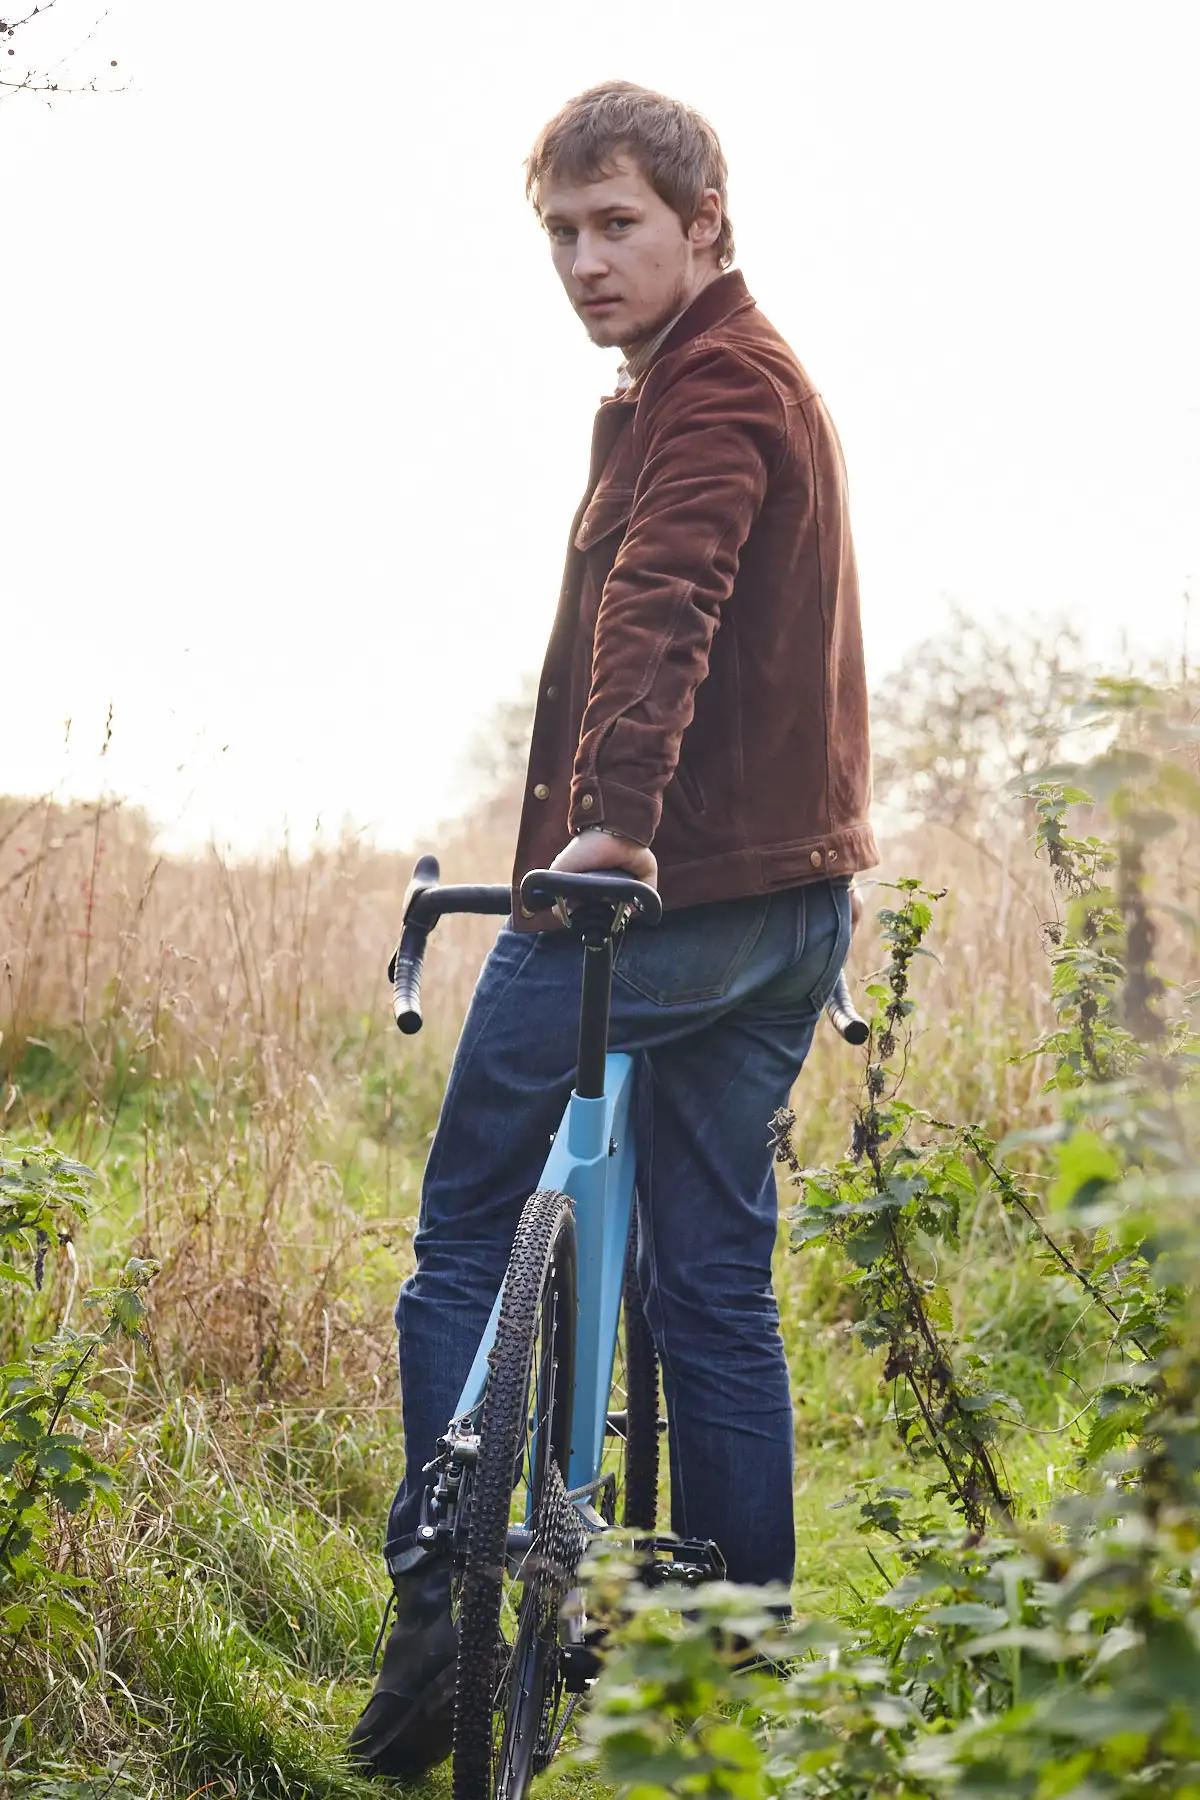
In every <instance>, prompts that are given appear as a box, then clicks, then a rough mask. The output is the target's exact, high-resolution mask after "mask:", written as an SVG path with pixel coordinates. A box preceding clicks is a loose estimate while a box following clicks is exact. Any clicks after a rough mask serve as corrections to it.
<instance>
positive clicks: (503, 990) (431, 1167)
mask: <svg viewBox="0 0 1200 1800" xmlns="http://www.w3.org/2000/svg"><path fill="white" fill-rule="evenodd" d="M537 944H538V940H537V938H536V937H531V938H530V939H529V940H528V947H527V949H526V951H525V954H524V956H523V957H522V958H521V960H520V962H519V963H518V964H517V966H516V968H515V969H513V971H512V972H511V974H510V975H509V977H508V979H507V981H505V982H503V983H502V984H501V986H500V987H499V989H498V990H497V992H496V993H495V994H494V996H493V997H492V1003H491V1005H490V1006H489V1007H488V1009H487V1011H486V1012H485V1013H484V1014H482V1016H481V1017H480V1018H479V1020H478V1021H477V1023H476V1025H475V1030H474V1037H473V1041H472V1043H471V1047H470V1049H469V1050H468V1052H467V1054H466V1056H465V1057H462V1058H461V1059H460V1058H459V1057H458V1056H456V1057H455V1058H454V1067H453V1069H452V1071H451V1077H450V1080H449V1082H448V1083H447V1084H446V1091H445V1093H444V1094H443V1096H442V1104H441V1107H440V1109H439V1112H438V1126H439V1128H440V1126H441V1121H442V1118H443V1117H444V1115H445V1114H446V1113H448V1112H449V1110H450V1107H451V1105H452V1103H453V1100H454V1096H455V1094H456V1093H457V1092H458V1090H459V1088H460V1086H461V1085H462V1081H463V1077H464V1075H465V1074H466V1072H467V1069H468V1068H469V1067H470V1064H471V1059H472V1058H473V1057H474V1056H475V1054H476V1052H477V1050H478V1048H479V1044H480V1040H481V1039H482V1037H483V1034H484V1031H485V1030H486V1028H487V1026H488V1023H489V1022H490V1020H491V1018H492V1015H493V1014H494V1013H495V1011H496V1008H497V1007H498V1006H499V1005H500V1002H501V1001H502V1000H503V999H504V997H505V996H506V995H507V993H508V991H509V989H510V988H511V987H512V984H513V982H514V981H516V980H517V979H518V977H519V976H521V975H523V974H524V972H525V970H526V968H527V967H528V965H529V960H530V958H531V957H532V956H533V954H534V952H535V950H536V949H537ZM440 1138H441V1132H440V1129H439V1130H438V1131H435V1133H434V1144H433V1150H436V1152H437V1164H435V1162H434V1157H433V1151H432V1150H431V1152H430V1156H429V1160H428V1162H427V1163H426V1164H425V1169H424V1172H423V1174H422V1176H421V1205H420V1207H419V1208H418V1220H417V1223H418V1226H419V1225H420V1214H421V1213H422V1212H423V1211H424V1203H425V1189H426V1186H427V1185H428V1183H429V1180H430V1178H431V1176H436V1174H437V1166H438V1164H440V1162H441V1159H442V1155H443V1153H444V1147H443V1143H442V1142H441V1141H439V1140H440Z"/></svg>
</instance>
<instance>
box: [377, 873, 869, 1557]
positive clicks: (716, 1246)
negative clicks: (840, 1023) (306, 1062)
mask: <svg viewBox="0 0 1200 1800" xmlns="http://www.w3.org/2000/svg"><path fill="white" fill-rule="evenodd" d="M848 888H849V884H848V882H846V881H845V880H841V881H819V882H813V883H811V884H809V885H806V886H804V887H798V888H791V889H788V890H786V891H784V892H781V893H776V894H771V895H767V896H764V897H761V898H752V899H746V900H730V901H722V902H720V903H718V904H714V905H710V906H697V907H691V908H688V909H686V910H684V911H681V912H673V913H668V914H667V915H666V917H665V918H664V920H663V923H662V924H661V925H660V926H659V927H657V928H656V929H654V930H648V929H644V928H642V929H638V928H636V927H635V928H634V929H632V930H630V931H628V932H627V933H626V934H625V935H624V936H623V937H622V938H621V939H620V940H618V947H617V956H616V972H615V976H614V980H613V1003H612V1025H611V1030H610V1034H609V1044H610V1047H611V1048H612V1049H613V1050H625V1051H631V1052H640V1053H641V1055H640V1058H639V1068H638V1078H637V1090H636V1100H635V1104H636V1119H637V1143H638V1176H637V1186H638V1193H637V1208H638V1231H639V1245H640V1249H639V1257H638V1276H639V1280H640V1284H641V1289H642V1295H643V1298H644V1301H645V1307H646V1315H647V1318H648V1320H649V1323H650V1329H651V1331H652V1332H653V1334H654V1339H655V1343H656V1344H657V1346H658V1353H659V1357H660V1359H661V1362H662V1371H663V1386H664V1391H665V1394H666V1401H667V1416H668V1420H669V1432H670V1438H669V1442H670V1467H671V1528H672V1530H673V1531H675V1532H677V1533H678V1534H679V1536H681V1537H691V1538H711V1539H713V1540H715V1542H716V1543H717V1544H718V1545H719V1546H720V1549H721V1551H722V1554H723V1555H724V1558H725V1563H726V1567H727V1569H728V1572H729V1576H730V1578H731V1579H732V1580H735V1581H749V1582H767V1581H782V1582H785V1583H790V1581H791V1579H792V1573H793V1567H794V1562H795V1534H794V1528H793V1521H792V1452H793V1426H792V1408H791V1398H790V1395H789V1391H788V1372H787V1364H786V1362H785V1359H784V1354H783V1344H782V1342H781V1340H780V1336H779V1314H778V1311H777V1309H776V1305H775V1296H774V1293H773V1291H772V1286H771V1256H772V1252H773V1250H774V1247H775V1237H776V1231H777V1223H778V1218H777V1202H776V1193H775V1178H774V1169H773V1159H772V1151H771V1145H770V1141H769V1132H768V1125H769V1122H770V1119H771V1117H772V1114H773V1113H775V1111H776V1110H777V1109H778V1108H779V1107H782V1106H786V1105H787V1103H788V1096H789V1094H790V1092H791V1088H792V1084H793V1083H794V1081H795V1079H796V1076H797V1075H798V1074H799V1071H800V1068H801V1065H802V1064H803V1062H804V1059H805V1056H806V1055H807V1054H808V1048H809V1045H810V1044H811V1042H812V1036H813V1030H814V1028H815V1026H816V1023H817V1020H818V1018H819V1017H820V1013H821V1008H822V1007H823V1005H824V1003H825V1001H826V999H827V998H828V996H829V993H830V991H831V989H832V987H833V984H834V981H835V980H836V978H837V975H838V971H839V970H840V969H841V966H842V963H843V961H844V959H845V956H846V951H847V948H848V946H849V942H850V898H849V891H848ZM581 964H582V952H581V950H580V948H579V946H578V944H577V943H575V942H574V941H573V940H572V939H571V938H569V937H567V936H566V934H565V933H541V934H537V935H529V934H524V933H518V932H514V931H511V930H509V929H508V928H507V927H506V928H505V929H504V930H503V931H501V933H500V936H499V938H498V939H497V941H496V945H495V948H494V949H493V950H492V952H491V955H490V956H489V957H488V959H487V962H486V963H485V964H484V968H483V972H482V974H481V975H480V978H479V983H478V986H477V987H476V989H475V994H474V998H473V999H472V1001H471V1007H470V1011H469V1012H468V1014H467V1019H466V1023H465V1025H464V1026H463V1032H462V1037H461V1039H460V1041H459V1045H458V1050H457V1052H456V1054H455V1058H454V1065H453V1068H452V1069H451V1073H450V1080H449V1084H448V1086H447V1089H446V1096H445V1100H444V1102H443V1105H442V1113H441V1118H440V1120H439V1123H438V1129H437V1133H436V1135H435V1137H434V1140H433V1146H432V1149H431V1151H430V1155H429V1161H428V1164H427V1165H426V1169H425V1181H424V1187H423V1191H422V1196H421V1214H420V1222H419V1227H418V1230H417V1234H416V1239H415V1245H414V1247H415V1251H416V1259H417V1266H416V1270H415V1272H414V1273H413V1274H412V1275H411V1276H410V1277H409V1279H408V1280H407V1281H406V1282H405V1283H404V1286H403V1288H402V1289H401V1291H400V1299H399V1301H398V1303H397V1306H396V1325H397V1329H398V1331H399V1335H400V1380H401V1386H402V1390H403V1397H404V1439H405V1449H406V1467H407V1471H408V1472H407V1473H406V1475H405V1479H404V1481H403V1482H402V1483H401V1486H400V1491H399V1493H398V1494H397V1495H396V1498H395V1500H394V1502H393V1504H392V1510H391V1516H390V1518H389V1521H388V1541H387V1555H388V1559H389V1563H390V1564H391V1566H392V1567H393V1568H394V1569H398V1568H402V1567H403V1566H405V1564H406V1563H407V1562H408V1561H409V1560H410V1554H406V1552H409V1553H411V1546H412V1544H413V1533H414V1531H415V1529H416V1526H417V1524H418V1522H419V1517H420V1510H421V1500H422V1496H423V1492H424V1487H425V1483H426V1480H427V1478H426V1477H423V1476H422V1474H421V1470H422V1468H423V1466H424V1464H426V1463H427V1462H428V1461H429V1460H430V1459H431V1457H432V1456H433V1454H434V1448H435V1442H436V1439H437V1438H438V1436H439V1435H440V1434H441V1432H443V1431H444V1430H445V1427H446V1423H447V1421H448V1419H449V1418H450V1416H451V1414H452V1412H453V1410H454V1405H455V1402H456V1401H457V1399H458V1396H459V1393H460V1392H461V1389H462V1385H463V1382H464V1381H465V1380H466V1376H467V1371H468V1369H469V1368H470V1365H471V1360H472V1357H473V1355H474V1353H475V1349H476V1346H477V1344H478V1342H479V1339H480V1337H481V1335H482V1333H483V1328H484V1326H485V1324H486V1323H487V1318H488V1313H489V1312H490V1310H491V1306H492V1301H493V1300H494V1298H495V1295H496V1292H497V1289H498V1288H499V1285H500V1282H501V1280H502V1279H503V1276H504V1269H505V1264H506V1262H507V1259H508V1254H509V1250H510V1248H511V1246H512V1241H513V1236H514V1234H515V1232H516V1227H517V1220H518V1218H519V1217H520V1213H521V1208H522V1206H523V1205H524V1203H525V1200H526V1199H527V1197H528V1196H529V1194H530V1193H532V1192H533V1190H534V1188H535V1187H536V1186H537V1184H538V1177H539V1176H540V1174H541V1170H542V1165H543V1163H544V1161H545V1159H546V1156H547V1154H548V1151H549V1147H550V1139H551V1135H552V1133H553V1132H554V1131H555V1130H556V1129H557V1127H558V1124H559V1121H560V1119H561V1116H562V1112H563V1108H564V1107H565V1105H566V1103H567V1100H568V1097H569V1094H570V1089H571V1084H572V1078H573V1075H574V1060H575V1050H576V1032H577V1029H578V1019H579V983H580V973H581Z"/></svg>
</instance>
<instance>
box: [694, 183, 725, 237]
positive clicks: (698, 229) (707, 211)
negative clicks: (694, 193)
mask: <svg viewBox="0 0 1200 1800" xmlns="http://www.w3.org/2000/svg"><path fill="white" fill-rule="evenodd" d="M720 235H721V196H720V195H719V194H718V192H717V190H716V188H705V190H704V192H703V194H702V195H701V196H700V204H699V206H698V207H697V208H696V216H695V218H694V219H693V220H692V223H691V226H690V228H689V230H688V237H689V238H690V239H691V242H692V247H693V249H695V250H711V249H712V248H713V247H714V245H715V244H716V241H717V239H718V238H719V237H720Z"/></svg>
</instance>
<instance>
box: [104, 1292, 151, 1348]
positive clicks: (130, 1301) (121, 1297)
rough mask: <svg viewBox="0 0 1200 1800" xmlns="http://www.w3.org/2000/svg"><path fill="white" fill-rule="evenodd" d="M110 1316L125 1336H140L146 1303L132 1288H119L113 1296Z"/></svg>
mask: <svg viewBox="0 0 1200 1800" xmlns="http://www.w3.org/2000/svg"><path fill="white" fill-rule="evenodd" d="M112 1316H113V1319H114V1320H115V1322H116V1323H117V1324H118V1325H119V1326H120V1327H121V1330H122V1331H123V1332H124V1333H125V1334H126V1336H127V1337H140V1336H141V1332H142V1323H143V1321H144V1319H145V1317H146V1303H145V1301H144V1300H143V1299H142V1297H141V1295H140V1294H137V1293H135V1292H134V1290H133V1289H132V1288H119V1289H118V1290H117V1292H116V1293H115V1294H114V1296H113V1302H112Z"/></svg>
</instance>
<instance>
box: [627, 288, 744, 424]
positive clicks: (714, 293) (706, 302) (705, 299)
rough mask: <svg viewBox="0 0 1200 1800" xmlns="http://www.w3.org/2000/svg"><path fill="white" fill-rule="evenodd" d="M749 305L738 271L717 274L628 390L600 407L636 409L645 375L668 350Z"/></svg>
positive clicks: (680, 347)
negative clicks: (634, 407) (628, 407)
mask: <svg viewBox="0 0 1200 1800" xmlns="http://www.w3.org/2000/svg"><path fill="white" fill-rule="evenodd" d="M753 305H754V300H753V298H752V296H751V294H750V292H749V290H748V288H747V287H746V277H745V276H744V275H743V274H742V272H741V270H740V269H728V270H726V272H725V274H724V275H718V276H717V278H716V280H715V281H710V282H709V284H708V286H707V287H706V288H701V290H700V292H699V293H698V294H697V295H696V298H695V299H694V300H693V301H692V303H691V305H690V306H688V307H685V308H684V310H683V312H681V313H680V315H679V317H678V318H677V319H676V320H675V323H674V324H673V325H672V326H671V329H670V330H669V331H668V332H667V335H666V336H665V337H664V339H663V341H662V343H661V344H659V345H658V346H657V347H656V349H655V352H654V355H653V356H652V357H651V358H650V361H649V362H648V363H647V365H646V367H645V368H644V369H641V370H639V372H638V378H637V380H636V381H635V382H633V383H632V384H631V385H630V386H629V387H625V388H621V389H619V390H618V392H617V393H616V394H614V395H612V397H611V398H610V399H608V400H606V401H605V402H604V404H605V405H606V406H630V407H633V406H636V405H637V402H638V400H639V399H640V398H641V391H642V388H643V387H644V386H645V384H646V376H647V375H648V373H649V372H650V370H651V369H652V368H653V367H654V365H655V363H656V362H658V361H659V359H660V357H663V356H668V355H669V354H670V352H671V351H672V350H680V349H682V347H683V346H684V344H690V343H691V341H692V339H693V338H698V337H701V336H702V335H703V334H704V332H706V331H711V330H712V329H713V327H714V326H716V325H720V324H721V323H722V321H723V320H725V319H728V318H730V317H732V315H733V314H734V313H736V312H743V311H744V310H745V309H746V308H747V307H749V306H753Z"/></svg>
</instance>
